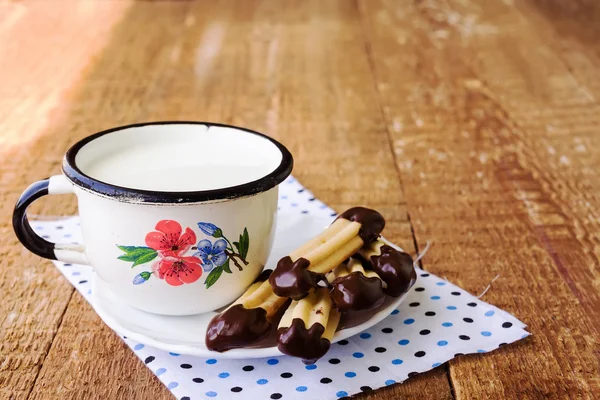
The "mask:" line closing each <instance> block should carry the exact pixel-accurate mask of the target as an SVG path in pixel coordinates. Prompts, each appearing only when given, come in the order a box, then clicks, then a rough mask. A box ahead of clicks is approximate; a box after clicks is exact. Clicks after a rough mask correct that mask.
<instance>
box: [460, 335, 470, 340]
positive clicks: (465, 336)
mask: <svg viewBox="0 0 600 400" xmlns="http://www.w3.org/2000/svg"><path fill="white" fill-rule="evenodd" d="M458 338H459V339H460V340H471V338H470V337H468V336H467V335H460V336H459V337H458Z"/></svg>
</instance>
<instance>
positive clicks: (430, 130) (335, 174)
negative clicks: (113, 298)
mask: <svg viewBox="0 0 600 400" xmlns="http://www.w3.org/2000/svg"><path fill="white" fill-rule="evenodd" d="M73 4H76V5H75V6H73ZM598 15H600V12H599V8H598V6H597V5H596V4H595V2H593V1H592V0H578V1H576V2H571V1H568V0H553V1H534V0H529V1H521V2H517V1H514V2H513V1H509V0H505V1H502V2H475V1H471V0H462V1H458V0H439V1H430V0H422V1H408V2H394V1H385V0H376V1H371V0H369V1H367V0H358V1H356V2H355V1H345V0H336V1H327V2H323V1H321V2H319V1H307V2H302V3H297V2H294V3H291V2H279V1H268V0H264V1H260V0H252V1H244V2H233V1H226V0H222V1H211V2H208V1H206V2H181V1H153V2H147V1H144V2H129V1H110V2H78V3H69V4H68V5H67V3H66V2H55V1H46V2H44V1H39V2H21V3H1V4H0V59H2V60H3V62H2V63H0V128H1V130H0V132H2V133H1V134H0V215H1V216H2V218H0V255H2V257H0V297H1V298H2V299H3V300H4V301H3V302H2V305H1V306H0V327H1V329H0V398H11V399H13V398H14V399H27V398H36V399H46V398H60V399H79V398H107V399H121V398H165V399H166V398H170V394H169V392H168V391H167V389H166V388H165V387H164V386H162V385H161V384H160V382H159V381H158V380H157V379H156V378H154V377H153V375H152V373H151V372H150V371H149V370H148V369H147V368H146V367H145V366H144V365H143V363H141V362H140V361H139V360H137V358H136V357H135V356H134V355H133V354H132V353H131V352H130V351H129V350H128V349H127V348H126V346H125V345H123V343H122V342H121V340H120V339H119V338H118V337H117V335H115V334H114V333H113V332H112V331H110V330H109V329H108V328H107V327H106V326H104V325H103V323H102V322H101V321H100V320H99V318H98V317H97V316H96V314H95V313H94V312H93V310H92V309H91V307H90V306H89V305H88V304H87V303H86V302H85V301H84V300H83V299H82V298H81V297H80V296H79V295H78V294H76V293H75V294H73V289H72V288H71V287H70V286H69V285H68V283H67V282H66V281H65V280H64V279H63V278H62V277H61V276H60V274H59V273H58V271H56V269H55V268H54V267H53V266H52V265H51V264H50V263H49V262H46V261H40V259H39V258H37V257H35V256H33V255H31V254H29V253H28V252H27V251H26V250H24V249H22V247H21V246H19V245H18V243H17V240H16V238H14V236H13V234H12V232H11V228H10V225H9V222H8V221H9V217H10V213H11V211H12V207H13V205H14V202H15V200H16V198H17V196H18V195H19V194H20V192H21V191H22V190H23V189H24V188H25V187H26V185H27V184H28V183H30V182H32V181H34V180H36V179H40V178H43V177H45V176H47V175H49V174H54V173H57V172H58V171H59V165H60V158H61V155H62V153H63V152H64V151H65V150H66V149H67V148H68V147H69V146H70V144H72V143H73V142H75V141H76V140H77V139H79V138H81V137H84V136H86V135H89V134H90V133H93V132H95V131H98V130H100V129H104V128H108V127H111V126H116V125H121V124H125V123H130V122H138V121H144V120H165V119H191V120H207V121H219V122H224V123H233V124H237V125H241V126H247V127H249V128H252V129H256V130H259V131H263V132H265V133H267V134H269V135H271V136H273V137H275V138H277V139H278V140H280V141H282V142H283V143H284V144H285V145H286V146H288V147H289V149H290V150H291V151H292V153H293V154H294V157H295V160H296V166H295V169H294V174H295V175H296V176H297V177H298V178H299V179H300V180H301V182H302V183H303V184H305V185H306V186H307V187H308V188H310V190H311V191H313V192H314V193H315V195H316V196H317V197H319V198H320V199H322V200H323V201H325V202H326V203H328V204H330V205H332V206H333V207H334V208H336V209H338V210H342V209H344V208H346V207H349V206H352V205H357V204H362V205H366V206H370V207H374V208H377V209H379V210H380V211H381V212H382V213H383V214H384V215H385V216H386V218H387V220H388V227H387V228H386V236H388V237H389V238H391V239H392V240H394V241H396V242H398V243H401V244H403V245H404V246H405V247H406V248H407V249H409V250H411V251H414V250H415V249H414V248H413V247H412V246H413V243H415V242H418V243H424V242H425V241H426V240H428V239H432V240H433V241H434V247H433V249H432V251H431V252H430V254H429V255H428V256H427V257H426V259H425V260H424V267H425V268H428V269H431V270H432V271H433V272H434V273H436V274H438V275H441V276H445V277H447V278H448V279H449V280H450V281H453V282H455V283H457V284H458V285H460V286H462V287H464V288H465V289H467V290H469V291H471V292H473V293H477V292H480V291H481V290H482V289H483V288H484V287H485V286H486V285H487V284H488V283H489V281H490V280H491V279H492V278H493V277H494V276H495V275H496V274H498V273H499V274H500V275H501V278H500V279H499V280H498V281H496V282H495V283H494V286H493V288H492V290H491V291H490V292H488V294H487V295H486V297H485V300H486V301H489V302H491V303H492V304H495V305H497V306H499V307H501V308H504V309H506V310H508V311H510V312H512V313H514V314H515V315H516V316H517V317H519V318H520V319H522V320H523V321H524V322H526V323H528V324H529V325H530V329H531V331H532V333H533V337H532V338H528V339H526V340H524V341H522V342H519V343H517V344H515V345H511V346H508V347H506V348H502V349H500V350H498V351H496V352H493V353H491V354H488V355H485V356H466V357H459V358H458V359H455V360H453V361H451V362H450V365H449V366H445V367H440V368H436V369H434V370H433V371H430V372H428V373H426V374H423V375H421V376H418V377H415V378H412V379H410V380H408V381H407V382H406V383H405V384H401V385H394V386H392V387H388V388H384V389H381V390H378V391H376V392H373V393H369V394H362V395H358V396H357V397H359V398H369V399H389V398H428V399H429V398H438V399H450V398H460V399H470V398H540V399H541V398H594V397H595V396H596V395H600V381H599V380H598V376H600V361H599V360H598V331H599V330H600V326H599V313H600V297H599V292H600V291H599V290H598V289H599V287H600V283H599V282H600V279H599V276H598V275H599V272H598V268H599V262H598V259H599V257H600V227H599V223H598V221H599V218H598V215H597V210H598V209H599V205H600V199H599V198H598V195H597V194H598V193H600V191H599V189H600V180H599V179H598V172H597V170H598V165H599V162H598V160H599V158H598V157H599V156H600V154H599V152H598V150H599V149H600V142H599V141H600V139H599V136H598V135H597V131H598V126H599V124H600V117H599V115H600V113H599V111H600V107H599V106H598V101H597V97H598V96H599V95H600V86H598V82H599V80H598V77H600V60H599V56H600V52H599V49H600V48H599V45H598V43H599V42H598V39H599V38H600V37H599V35H600V32H598V25H597V24H594V22H595V20H596V19H597V18H596V17H597V16H598ZM24 82H27V84H24ZM40 203H41V204H40V205H36V207H35V209H34V210H33V212H39V213H43V214H46V215H58V214H72V213H74V212H75V211H76V210H75V202H74V201H73V199H72V198H69V197H65V198H64V199H62V198H61V199H60V200H55V201H51V200H48V201H41V202H40ZM409 214H410V221H409V219H408V215H409ZM411 222H412V225H411ZM413 231H414V234H413Z"/></svg>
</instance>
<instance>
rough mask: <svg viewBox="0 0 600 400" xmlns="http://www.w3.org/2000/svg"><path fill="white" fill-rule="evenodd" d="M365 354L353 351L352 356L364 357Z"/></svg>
mask: <svg viewBox="0 0 600 400" xmlns="http://www.w3.org/2000/svg"><path fill="white" fill-rule="evenodd" d="M364 356H365V355H364V354H363V353H361V352H358V351H357V352H356V353H352V357H354V358H363V357H364Z"/></svg>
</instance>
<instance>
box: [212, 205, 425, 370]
mask: <svg viewBox="0 0 600 400" xmlns="http://www.w3.org/2000/svg"><path fill="white" fill-rule="evenodd" d="M384 226H385V220H384V218H383V216H382V215H381V214H380V213H378V212H377V211H375V210H371V209H368V208H364V207H354V208H351V209H349V210H347V211H345V212H344V213H342V214H341V215H340V216H339V217H338V218H337V219H336V220H335V221H334V222H333V223H332V224H331V225H330V226H329V227H328V228H327V229H326V230H325V231H323V232H322V233H321V234H320V235H319V236H317V237H315V238H313V239H311V240H310V241H308V242H307V243H305V244H304V245H302V246H301V247H300V248H298V249H296V250H295V251H293V252H292V253H290V254H289V255H288V256H286V257H284V258H282V259H281V260H279V262H278V263H277V267H276V268H275V270H274V271H270V270H266V271H264V272H263V273H262V274H261V275H260V276H259V277H258V279H257V280H256V282H255V283H254V284H252V285H251V286H250V287H249V288H248V289H247V290H246V292H245V293H244V294H243V295H242V296H241V297H240V298H239V299H238V300H236V301H235V302H234V303H233V304H232V305H231V306H229V307H228V308H227V309H226V310H225V311H223V312H222V313H220V314H218V315H217V316H215V317H214V318H213V319H212V320H211V322H210V323H209V325H208V329H207V332H206V345H207V347H208V348H209V349H210V350H213V351H219V352H223V351H227V350H230V349H234V348H241V347H250V346H255V345H256V344H257V343H258V342H260V341H261V340H263V339H265V338H266V337H268V336H269V335H270V334H271V331H272V329H273V328H274V325H275V323H276V320H277V317H278V316H280V315H281V313H282V312H283V311H284V310H283V308H284V307H287V309H285V312H283V315H282V316H281V319H280V321H279V324H278V328H277V342H278V346H277V347H278V348H279V350H280V351H281V352H282V353H284V354H288V355H291V356H294V357H299V358H301V359H302V360H303V361H304V362H305V363H308V364H311V363H314V362H315V361H316V360H318V359H319V358H321V357H322V356H323V355H325V353H327V351H328V350H329V347H330V344H331V340H332V338H333V335H334V334H335V331H336V330H337V328H338V325H339V323H340V317H341V314H342V313H349V312H353V311H364V310H372V309H375V308H376V307H378V306H380V305H381V304H382V303H383V301H384V299H385V296H386V295H388V296H392V297H399V296H401V295H402V294H404V293H406V292H407V291H408V289H409V288H410V287H411V286H412V285H413V283H414V282H415V280H416V273H415V270H414V267H413V259H412V257H411V256H410V255H408V254H407V253H404V252H402V251H398V250H396V249H394V248H393V247H391V246H388V245H387V244H385V242H383V241H382V240H381V239H380V235H381V232H382V231H383V228H384Z"/></svg>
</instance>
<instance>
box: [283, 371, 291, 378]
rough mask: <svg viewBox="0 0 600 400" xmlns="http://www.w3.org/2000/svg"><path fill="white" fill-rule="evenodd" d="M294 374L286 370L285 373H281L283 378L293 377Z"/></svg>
mask: <svg viewBox="0 0 600 400" xmlns="http://www.w3.org/2000/svg"><path fill="white" fill-rule="evenodd" d="M292 376H293V375H292V374H291V373H290V372H284V373H283V374H281V377H282V378H291V377H292Z"/></svg>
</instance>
